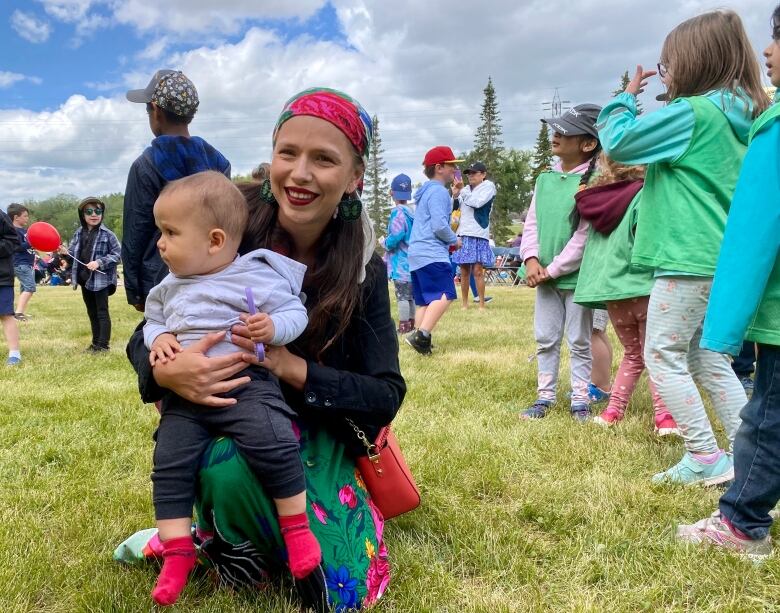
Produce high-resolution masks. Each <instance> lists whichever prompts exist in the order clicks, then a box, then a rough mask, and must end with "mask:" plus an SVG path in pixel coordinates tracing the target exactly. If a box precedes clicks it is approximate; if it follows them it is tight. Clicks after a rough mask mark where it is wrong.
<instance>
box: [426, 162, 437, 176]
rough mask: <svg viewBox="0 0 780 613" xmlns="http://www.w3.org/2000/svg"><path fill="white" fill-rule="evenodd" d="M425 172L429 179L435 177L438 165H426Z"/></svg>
mask: <svg viewBox="0 0 780 613" xmlns="http://www.w3.org/2000/svg"><path fill="white" fill-rule="evenodd" d="M423 173H424V174H425V176H426V177H428V178H429V179H433V177H435V176H436V165H435V164H432V165H431V166H426V167H425V168H423Z"/></svg>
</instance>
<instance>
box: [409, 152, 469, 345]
mask: <svg viewBox="0 0 780 613" xmlns="http://www.w3.org/2000/svg"><path fill="white" fill-rule="evenodd" d="M462 161H463V160H456V159H455V154H454V153H453V152H452V149H450V148H449V147H443V146H438V147H434V148H433V149H431V150H430V151H428V153H426V154H425V159H424V160H423V166H424V167H425V176H426V177H428V179H429V180H428V181H427V182H426V183H424V184H423V185H422V187H421V188H420V189H419V190H417V192H416V193H415V195H414V200H415V202H416V203H417V206H416V211H415V220H414V226H412V236H411V238H410V241H409V270H410V271H411V273H412V294H413V296H414V303H415V304H416V305H417V312H416V314H415V324H416V326H417V330H416V331H414V332H412V333H411V334H410V335H409V336H407V337H406V339H405V340H406V343H407V344H408V345H410V346H411V347H412V348H413V349H414V350H415V351H417V352H418V353H421V354H423V355H430V353H431V332H433V329H434V327H435V326H436V324H437V323H438V322H439V320H440V319H441V317H442V315H444V313H445V312H446V311H447V309H448V308H449V306H450V303H451V302H452V301H453V300H455V299H456V298H457V295H456V293H455V282H454V281H453V277H452V268H451V265H450V256H449V252H450V248H451V247H454V248H455V250H457V249H460V245H461V242H460V239H459V238H458V237H457V236H456V235H455V232H453V231H452V228H451V227H450V212H451V211H452V200H451V198H450V193H449V191H447V188H446V187H445V185H446V184H447V183H451V182H452V179H453V178H454V176H455V170H456V169H457V166H456V165H455V164H457V163H458V162H462Z"/></svg>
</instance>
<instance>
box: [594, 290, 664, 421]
mask: <svg viewBox="0 0 780 613" xmlns="http://www.w3.org/2000/svg"><path fill="white" fill-rule="evenodd" d="M648 302H650V297H649V296H641V297H639V298H629V299H627V300H616V301H614V302H608V303H607V312H608V313H609V319H610V320H611V321H612V327H613V328H615V334H617V337H618V339H619V340H620V344H621V345H623V350H624V351H623V360H622V361H621V362H620V367H619V368H618V370H617V373H616V374H615V380H614V382H613V383H612V394H611V395H610V397H609V406H608V407H607V409H608V410H609V409H613V410H615V411H618V412H619V413H620V414H621V415H622V414H623V413H624V412H625V410H626V407H627V406H628V401H629V400H630V398H631V394H632V393H633V392H634V388H635V387H636V384H637V383H638V382H639V378H640V377H641V376H642V373H643V372H644V370H645V360H644V358H643V357H642V355H643V353H644V348H645V328H646V326H647V305H648ZM649 387H650V394H651V395H652V398H653V409H655V421H656V424H657V423H659V422H661V421H663V419H664V418H665V417H666V416H667V415H669V410H668V409H667V408H666V405H665V404H664V401H663V399H662V398H661V396H660V394H659V393H658V390H656V388H655V385H653V382H652V381H650V382H649Z"/></svg>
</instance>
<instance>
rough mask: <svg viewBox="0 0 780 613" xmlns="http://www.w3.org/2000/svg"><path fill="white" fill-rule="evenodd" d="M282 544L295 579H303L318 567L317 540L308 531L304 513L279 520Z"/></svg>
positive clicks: (319, 555)
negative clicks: (285, 548)
mask: <svg viewBox="0 0 780 613" xmlns="http://www.w3.org/2000/svg"><path fill="white" fill-rule="evenodd" d="M279 527H280V528H281V530H282V538H284V544H285V545H287V562H288V564H289V565H290V572H291V573H292V576H293V577H295V578H296V579H303V578H304V577H305V576H306V575H308V574H309V573H311V571H313V570H314V569H315V568H317V567H318V566H319V565H320V562H321V561H322V551H321V550H320V544H319V542H318V541H317V538H316V537H315V536H314V534H313V533H312V531H311V530H309V518H308V517H306V513H301V514H299V515H286V516H284V517H280V518H279Z"/></svg>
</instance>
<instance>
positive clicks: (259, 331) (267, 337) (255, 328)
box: [246, 313, 276, 344]
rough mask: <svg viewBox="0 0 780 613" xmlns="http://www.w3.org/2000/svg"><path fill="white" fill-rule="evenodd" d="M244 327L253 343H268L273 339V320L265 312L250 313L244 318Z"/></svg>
mask: <svg viewBox="0 0 780 613" xmlns="http://www.w3.org/2000/svg"><path fill="white" fill-rule="evenodd" d="M246 327H247V330H249V338H251V339H252V342H253V343H264V344H268V343H270V342H271V341H272V340H273V338H274V334H275V332H276V329H275V328H274V322H273V320H272V319H271V317H270V316H269V315H267V314H265V313H257V314H255V315H250V316H249V317H248V318H247V320H246Z"/></svg>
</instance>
